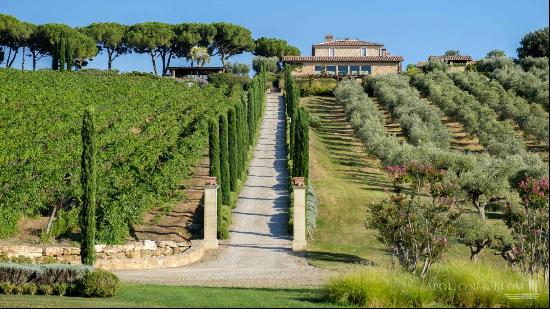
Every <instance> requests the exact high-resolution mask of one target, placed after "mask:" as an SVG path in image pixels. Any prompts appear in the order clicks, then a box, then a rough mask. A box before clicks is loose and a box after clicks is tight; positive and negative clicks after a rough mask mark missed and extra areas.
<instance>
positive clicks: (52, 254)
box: [0, 240, 205, 270]
mask: <svg viewBox="0 0 550 309" xmlns="http://www.w3.org/2000/svg"><path fill="white" fill-rule="evenodd" d="M96 252H97V259H96V265H95V266H96V268H100V269H105V270H131V269H132V270H139V269H162V268H172V267H181V266H185V265H188V264H191V263H194V262H197V261H199V260H200V259H202V257H203V256H204V252H205V246H204V242H203V240H191V243H190V244H188V243H176V242H173V241H159V242H155V241H151V240H144V241H140V242H135V243H130V244H127V245H112V246H111V245H96ZM0 254H4V255H6V256H8V257H21V256H22V257H27V258H30V259H31V260H32V261H33V262H38V263H40V262H41V261H42V262H43V261H44V260H46V259H47V260H48V261H47V262H51V261H52V260H57V261H58V262H59V263H67V264H80V248H77V247H39V246H0Z"/></svg>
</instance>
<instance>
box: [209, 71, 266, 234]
mask: <svg viewBox="0 0 550 309" xmlns="http://www.w3.org/2000/svg"><path fill="white" fill-rule="evenodd" d="M266 83H267V80H266V71H265V68H263V67H262V68H261V70H260V72H259V73H258V74H257V75H256V76H255V77H254V78H253V79H252V82H251V84H250V86H249V88H248V93H247V95H246V96H244V95H243V97H242V98H241V100H240V101H238V102H236V103H235V104H234V105H233V106H229V107H228V108H227V109H226V110H224V111H222V112H221V113H220V114H219V115H215V116H214V117H213V118H212V119H210V121H209V157H210V176H215V177H216V178H217V180H218V238H220V239H225V238H227V237H228V236H229V231H228V228H229V224H230V209H231V208H233V207H235V205H236V204H235V203H236V201H235V199H232V197H231V192H234V195H235V196H237V195H238V191H239V190H240V186H239V184H240V183H241V182H242V181H243V180H244V178H245V177H246V167H247V164H248V155H249V150H250V147H251V146H252V145H253V144H254V140H255V136H256V132H257V128H258V126H259V125H260V120H261V115H262V114H263V112H264V109H265V103H266V95H265V93H266V90H267V89H266Z"/></svg>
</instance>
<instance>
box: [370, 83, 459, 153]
mask: <svg viewBox="0 0 550 309" xmlns="http://www.w3.org/2000/svg"><path fill="white" fill-rule="evenodd" d="M409 82H410V78H409V77H407V76H405V75H397V74H386V75H381V76H378V77H374V78H368V79H365V80H364V83H365V88H367V89H371V90H372V93H373V95H374V96H376V97H377V98H378V99H379V102H380V103H382V105H384V107H385V108H386V109H388V110H389V111H390V112H391V114H392V117H393V118H394V119H397V121H398V122H399V124H400V125H401V128H402V129H403V130H404V133H405V134H406V136H407V140H408V141H409V143H411V144H413V145H420V144H428V143H432V144H434V145H435V146H437V147H439V148H443V149H449V148H450V147H451V138H452V136H451V132H450V131H449V130H448V129H447V128H445V126H444V125H443V123H442V122H441V116H443V112H441V110H440V109H439V108H437V107H435V106H431V105H429V104H428V102H427V101H426V100H422V99H420V95H419V93H418V91H417V90H416V89H414V88H412V87H411V86H410V84H409Z"/></svg>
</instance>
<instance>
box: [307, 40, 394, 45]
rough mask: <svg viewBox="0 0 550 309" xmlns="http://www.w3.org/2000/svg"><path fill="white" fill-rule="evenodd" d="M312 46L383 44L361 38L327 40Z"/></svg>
mask: <svg viewBox="0 0 550 309" xmlns="http://www.w3.org/2000/svg"><path fill="white" fill-rule="evenodd" d="M313 46H384V45H383V44H380V43H373V42H367V41H361V40H334V41H328V42H321V43H317V44H314V45H313Z"/></svg>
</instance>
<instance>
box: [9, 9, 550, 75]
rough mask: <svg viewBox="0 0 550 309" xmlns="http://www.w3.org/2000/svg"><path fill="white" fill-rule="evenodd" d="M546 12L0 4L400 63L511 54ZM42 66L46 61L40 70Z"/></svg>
mask: <svg viewBox="0 0 550 309" xmlns="http://www.w3.org/2000/svg"><path fill="white" fill-rule="evenodd" d="M548 9H549V8H548V1H547V0H524V1H510V0H500V1H494V0H490V1H487V0H483V1H479V0H478V1H474V0H461V1H441V0H439V1H436V0H417V1H414V0H393V1H380V0H377V1H370V0H363V1H360V0H355V1H351V0H333V1H328V0H317V1H298V0H277V1H259V0H258V1H252V0H239V1H222V0H202V1H198V0H195V1H183V0H181V1H176V0H156V1H154V0H148V1H145V0H132V1H123V0H92V1H80V0H73V1H69V0H65V1H63V0H48V1H43V0H0V13H5V14H11V15H14V16H15V17H17V18H19V19H20V20H24V21H28V22H32V23H36V24H40V23H54V22H55V23H66V24H69V25H71V26H84V25H87V24H89V23H92V22H97V21H116V22H120V23H125V24H133V23H138V22H144V21H162V22H166V23H180V22H187V21H195V22H215V21H226V22H231V23H236V24H240V25H243V26H245V27H247V28H249V29H250V30H251V31H252V34H253V35H254V37H255V38H258V37H261V36H267V37H277V38H282V39H285V40H287V41H288V42H289V43H290V44H292V45H294V46H297V47H299V48H300V49H301V51H302V54H303V55H310V54H311V44H312V43H316V42H319V41H322V40H323V37H324V36H325V34H328V33H330V34H333V35H334V36H335V37H339V38H344V37H350V38H360V39H363V40H367V41H374V42H379V43H383V44H385V45H386V48H387V49H388V51H389V52H390V53H391V54H393V55H401V56H403V57H404V58H405V64H408V63H416V62H418V61H421V60H424V59H426V58H427V57H428V56H429V55H435V54H441V53H443V52H444V51H445V50H448V49H458V50H461V51H462V53H463V54H469V55H471V56H473V57H474V58H480V57H483V56H484V55H485V54H486V53H487V51H489V50H491V49H496V48H498V49H503V50H504V51H506V53H507V54H508V55H510V56H515V55H516V52H515V50H516V48H517V47H518V44H519V40H520V39H521V37H522V36H523V35H524V34H525V33H527V32H531V31H533V30H536V29H538V28H542V27H545V26H548ZM251 57H252V56H251V55H250V54H245V55H240V56H237V57H234V58H232V59H230V61H238V62H250V59H251ZM218 63H219V61H217V59H216V60H215V61H213V62H212V64H214V65H215V64H218ZM172 64H173V65H185V62H184V61H183V60H175V61H174V60H173V62H172ZM48 65H49V61H48V60H45V61H43V62H42V63H41V64H40V67H47V66H48ZM113 66H114V68H116V69H120V70H123V71H132V70H139V71H151V70H152V68H151V63H150V59H149V57H147V56H146V55H127V56H122V57H119V58H117V59H116V60H115V62H114V65H113ZM17 67H19V66H17ZM90 67H96V68H106V58H105V57H104V56H103V55H99V56H98V57H96V58H95V59H94V60H93V61H92V62H91V63H90Z"/></svg>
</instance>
